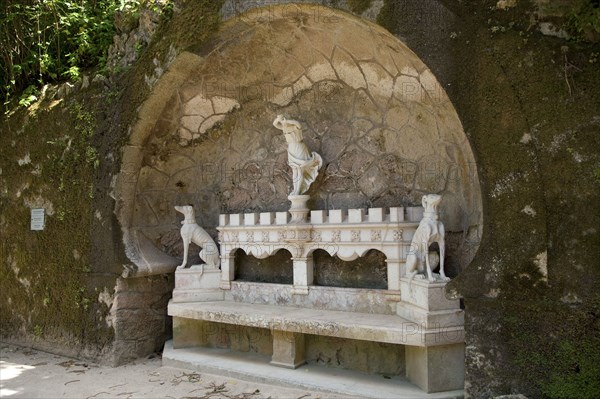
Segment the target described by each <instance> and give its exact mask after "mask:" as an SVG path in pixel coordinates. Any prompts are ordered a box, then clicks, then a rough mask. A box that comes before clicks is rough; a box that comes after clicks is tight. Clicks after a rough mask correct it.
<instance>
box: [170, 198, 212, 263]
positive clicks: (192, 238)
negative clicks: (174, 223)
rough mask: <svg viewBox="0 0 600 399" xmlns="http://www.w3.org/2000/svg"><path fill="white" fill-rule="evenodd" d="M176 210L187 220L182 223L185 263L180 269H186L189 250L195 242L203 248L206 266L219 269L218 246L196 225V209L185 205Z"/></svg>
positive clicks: (201, 254)
mask: <svg viewBox="0 0 600 399" xmlns="http://www.w3.org/2000/svg"><path fill="white" fill-rule="evenodd" d="M175 210H176V211H177V212H181V213H183V215H184V216H185V219H184V220H183V221H182V222H181V224H182V225H183V226H181V239H182V240H183V263H182V264H181V265H180V266H179V268H184V267H185V265H186V264H187V258H188V249H189V246H190V243H192V242H193V243H194V244H196V245H198V246H199V247H201V248H202V250H201V251H200V259H202V260H203V261H204V262H205V263H206V266H207V267H209V268H211V269H217V268H218V267H219V263H220V258H219V251H218V250H217V244H215V242H214V240H213V239H212V238H211V236H210V235H209V234H208V233H207V232H206V231H205V230H204V229H203V228H202V227H200V226H198V224H197V223H196V217H195V214H194V208H193V207H192V206H191V205H184V206H176V207H175Z"/></svg>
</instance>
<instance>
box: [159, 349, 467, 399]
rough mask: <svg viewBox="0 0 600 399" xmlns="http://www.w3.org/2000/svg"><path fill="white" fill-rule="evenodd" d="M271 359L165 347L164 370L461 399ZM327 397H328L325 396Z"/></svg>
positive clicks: (347, 392) (359, 392) (404, 397)
mask: <svg viewBox="0 0 600 399" xmlns="http://www.w3.org/2000/svg"><path fill="white" fill-rule="evenodd" d="M269 360H270V359H269V358H268V357H264V356H260V355H257V354H254V353H241V352H232V351H230V350H228V349H215V348H198V347H196V348H183V349H173V343H172V341H168V342H167V343H166V344H165V349H164V351H163V366H166V367H175V368H180V369H187V370H193V371H197V372H201V373H210V374H217V375H224V376H229V377H233V378H239V379H242V380H246V381H251V382H258V383H266V384H274V385H281V386H285V387H295V388H300V389H307V390H313V391H319V392H324V393H326V394H327V393H329V394H338V395H344V396H347V397H348V398H352V397H355V398H356V397H361V398H378V399H387V398H390V399H391V398H394V399H409V398H410V399H421V398H422V399H451V398H452V399H458V398H463V397H464V391H463V390H453V391H446V392H438V393H429V394H428V393H425V392H423V391H422V390H421V389H420V388H418V387H417V386H416V385H414V384H412V383H410V382H408V381H407V380H406V379H405V378H403V377H398V376H394V377H391V378H389V379H387V378H384V377H383V376H381V375H374V374H364V373H360V372H357V371H352V370H343V369H336V368H331V367H326V366H321V365H316V364H307V365H304V366H302V367H300V368H298V369H295V370H292V369H285V368H278V367H272V366H271V365H270V364H269ZM324 397H326V395H325V396H324Z"/></svg>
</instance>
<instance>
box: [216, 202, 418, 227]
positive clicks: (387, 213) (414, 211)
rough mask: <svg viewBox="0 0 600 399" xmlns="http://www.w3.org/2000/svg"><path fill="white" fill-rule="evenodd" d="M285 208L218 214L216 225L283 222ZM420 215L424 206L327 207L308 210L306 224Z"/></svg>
mask: <svg viewBox="0 0 600 399" xmlns="http://www.w3.org/2000/svg"><path fill="white" fill-rule="evenodd" d="M289 217H290V215H289V213H288V212H261V213H233V214H221V215H219V227H220V228H222V227H242V226H244V227H251V226H255V227H260V226H284V225H287V224H288V223H289V222H290V220H289ZM422 217H423V207H420V206H414V207H391V208H368V209H364V208H361V209H330V210H315V211H310V218H309V220H308V223H307V224H312V225H313V227H317V226H316V225H323V224H355V223H361V224H362V223H407V224H414V223H416V224H418V223H419V221H420V220H421V218H422Z"/></svg>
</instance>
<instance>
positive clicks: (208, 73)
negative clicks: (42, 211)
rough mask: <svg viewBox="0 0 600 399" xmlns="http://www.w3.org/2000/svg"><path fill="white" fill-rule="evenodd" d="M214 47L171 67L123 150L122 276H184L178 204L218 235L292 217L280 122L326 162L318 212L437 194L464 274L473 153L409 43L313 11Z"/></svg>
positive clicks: (477, 201)
mask: <svg viewBox="0 0 600 399" xmlns="http://www.w3.org/2000/svg"><path fill="white" fill-rule="evenodd" d="M211 43H212V45H210V46H208V50H206V49H205V50H202V51H199V52H193V51H184V52H182V53H180V54H179V55H178V56H177V57H176V58H175V60H174V61H173V62H172V64H171V65H170V66H169V68H168V70H167V72H166V73H165V74H164V75H163V76H162V77H161V78H160V79H159V80H158V81H157V82H156V84H155V86H154V88H153V92H152V94H151V95H150V97H149V98H148V100H146V102H145V103H144V104H143V106H142V107H141V108H140V111H139V119H138V122H137V123H136V124H135V125H134V126H133V128H132V133H131V136H130V140H129V143H128V145H127V146H126V147H125V149H124V153H123V161H122V167H121V173H120V174H119V176H118V181H117V193H118V195H119V201H118V202H117V209H116V213H117V216H118V219H119V222H120V224H121V227H122V231H123V237H124V242H125V244H126V248H127V255H128V257H129V258H130V260H131V261H132V263H133V266H132V267H131V269H128V270H126V271H125V272H124V274H125V275H147V274H157V273H164V272H169V271H172V270H173V269H174V267H175V266H176V265H177V260H176V259H175V258H174V257H172V256H170V255H168V254H167V253H171V254H172V253H173V251H169V245H170V243H172V242H174V241H176V239H177V237H178V228H179V226H178V225H177V224H176V223H177V222H176V221H177V220H178V219H177V216H176V214H175V211H174V210H173V205H176V204H181V203H192V204H194V205H195V208H196V216H197V219H198V221H199V223H200V224H201V225H203V226H204V227H205V228H206V230H207V231H208V232H209V233H210V234H211V235H213V236H214V237H216V235H217V234H216V230H215V227H216V225H217V215H218V214H219V213H220V212H227V213H230V212H243V211H246V212H248V211H267V210H268V211H283V210H286V209H287V198H286V197H287V193H288V191H289V188H288V185H289V183H290V182H289V178H288V177H287V165H286V162H285V146H284V142H283V138H282V137H281V136H280V135H279V134H278V133H279V131H277V130H276V129H274V128H273V127H272V126H271V122H272V120H273V119H274V116H275V115H276V114H279V113H284V114H288V115H289V116H291V117H294V118H295V119H298V120H300V121H301V122H302V124H303V126H304V136H305V141H306V142H307V145H308V146H309V147H310V148H311V149H313V150H315V151H317V152H319V153H320V154H321V155H322V156H323V158H324V162H325V167H324V171H323V173H322V175H321V176H320V178H319V179H318V180H317V182H315V184H314V186H313V188H311V193H312V196H313V198H314V203H313V208H315V209H324V208H340V207H346V208H351V207H366V206H399V205H400V206H401V205H418V204H419V203H420V197H421V195H422V194H424V193H429V192H434V193H441V194H442V195H443V196H444V201H443V203H442V206H441V214H442V220H443V221H444V223H445V224H446V230H447V231H448V232H450V233H449V234H450V235H451V236H452V235H453V234H454V236H453V237H451V240H449V241H450V242H449V244H450V246H453V249H452V248H451V249H450V254H451V256H452V257H453V258H455V259H454V260H453V262H454V264H455V272H456V273H457V272H458V271H460V270H461V269H462V268H463V267H464V266H466V265H467V264H468V263H469V262H470V260H471V259H472V258H473V256H474V254H475V252H476V249H477V247H478V245H479V237H480V236H481V234H480V233H481V226H482V213H481V194H480V187H479V180H478V176H477V171H476V168H475V160H474V157H473V153H472V151H471V148H470V145H469V142H468V140H467V137H466V135H465V133H464V131H463V128H462V125H461V122H460V120H459V118H458V115H457V114H456V111H455V109H454V107H453V105H452V104H451V102H450V101H449V99H448V97H447V95H446V93H445V91H444V89H443V88H442V87H441V86H440V84H439V83H438V81H437V79H436V78H435V76H434V75H433V74H432V73H431V71H430V70H429V69H428V68H427V66H426V65H425V64H424V63H423V62H422V61H421V60H420V59H419V58H418V57H417V56H416V55H415V54H414V53H413V52H412V51H411V50H410V49H409V48H408V47H407V46H406V45H405V44H404V43H403V42H401V41H400V40H398V39H397V38H396V37H394V36H393V35H392V34H390V33H389V32H387V31H386V30H385V29H383V28H382V27H380V26H378V25H376V24H374V23H371V22H368V21H365V20H363V19H360V18H358V17H355V16H352V15H350V14H348V13H346V12H343V11H339V10H334V9H330V8H327V7H323V6H318V5H308V4H305V5H293V6H290V5H282V6H269V12H268V13H265V12H263V10H261V9H255V10H252V11H249V12H247V13H245V14H243V15H242V16H239V17H236V18H233V19H230V20H229V21H227V22H225V23H224V24H223V25H222V27H221V29H220V31H219V32H218V33H217V34H216V38H215V40H213V41H212V42H211ZM255 239H256V240H257V241H258V240H260V237H255ZM452 240H454V242H452Z"/></svg>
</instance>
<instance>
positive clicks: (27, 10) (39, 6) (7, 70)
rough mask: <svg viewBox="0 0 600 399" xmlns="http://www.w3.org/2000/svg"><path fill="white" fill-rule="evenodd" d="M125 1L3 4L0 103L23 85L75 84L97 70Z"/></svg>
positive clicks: (0, 16) (10, 1) (15, 1)
mask: <svg viewBox="0 0 600 399" xmlns="http://www.w3.org/2000/svg"><path fill="white" fill-rule="evenodd" d="M121 2H127V1H125V0H122V1H118V0H83V1H78V2H75V1H70V0H44V1H42V0H7V1H4V2H2V5H1V6H0V30H1V33H0V53H1V55H2V57H1V58H0V90H1V94H2V97H3V99H4V100H7V99H9V98H10V95H11V94H13V93H15V92H18V91H20V90H22V89H23V88H24V87H27V86H29V85H32V84H35V85H41V84H42V83H43V82H52V81H56V80H59V79H61V78H65V77H68V78H74V77H75V78H76V77H77V76H78V72H79V69H80V68H87V67H90V66H95V65H98V64H102V63H103V62H105V60H106V51H107V49H108V46H109V45H110V44H111V43H112V37H113V34H114V31H115V28H114V23H113V14H114V11H115V10H116V9H117V7H118V6H119V5H120V3H121Z"/></svg>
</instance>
